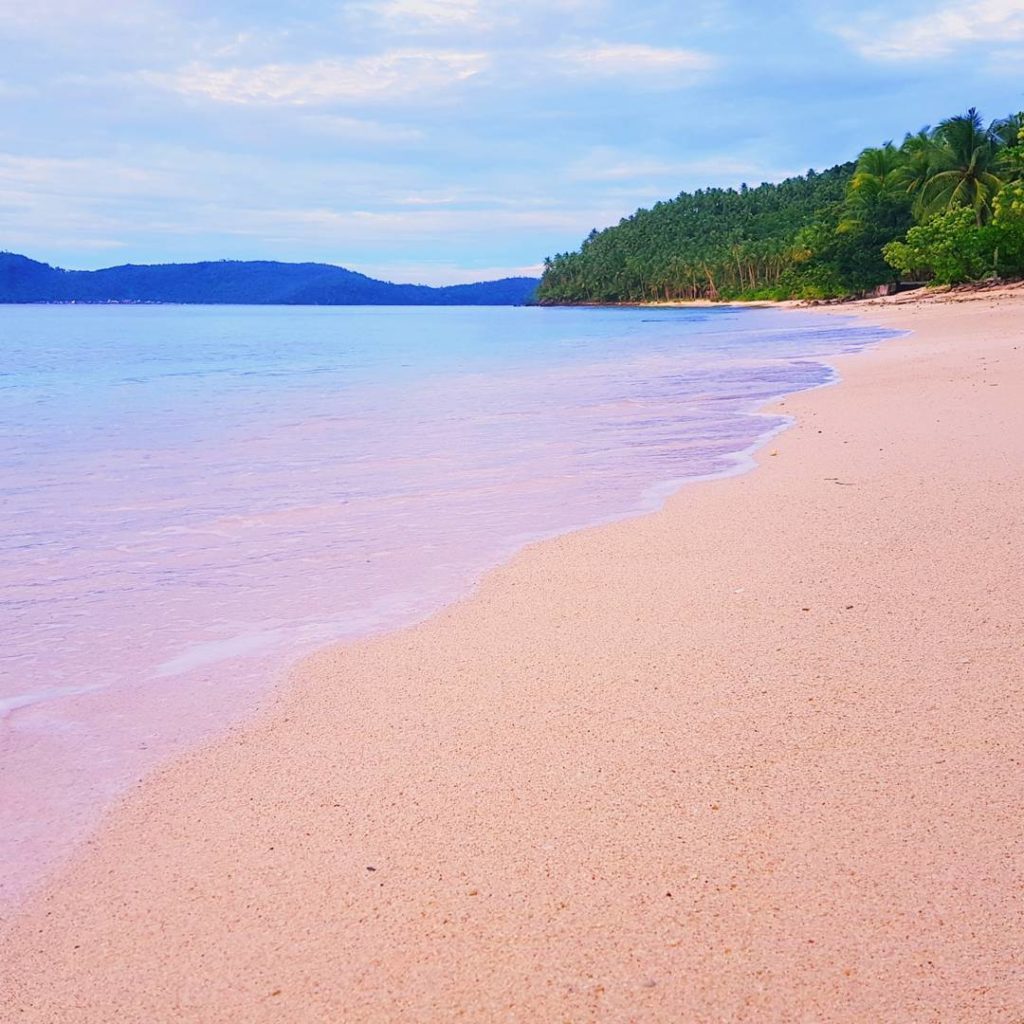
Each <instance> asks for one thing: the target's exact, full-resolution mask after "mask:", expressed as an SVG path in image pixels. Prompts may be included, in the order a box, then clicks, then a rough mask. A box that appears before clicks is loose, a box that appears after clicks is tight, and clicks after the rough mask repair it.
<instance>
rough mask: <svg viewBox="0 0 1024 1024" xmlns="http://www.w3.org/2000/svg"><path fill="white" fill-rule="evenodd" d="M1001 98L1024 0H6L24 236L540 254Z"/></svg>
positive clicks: (369, 255)
mask: <svg viewBox="0 0 1024 1024" xmlns="http://www.w3.org/2000/svg"><path fill="white" fill-rule="evenodd" d="M969 106H977V107H978V108H980V109H981V110H982V112H983V113H984V114H985V115H986V116H987V117H990V118H994V117H997V116H1003V115H1005V114H1008V113H1010V112H1011V111H1015V110H1019V109H1021V108H1022V107H1024V0H973V2H970V3H964V2H960V0H927V2H919V0H906V2H902V3H899V4H894V3H892V2H891V0H890V2H886V3H878V2H877V0H858V2H856V3H848V2H844V3H837V2H828V0H817V2H810V0H809V2H806V3H804V2H786V0H776V2H774V3H768V2H765V0H756V2H752V0H703V2H699V3H690V2H684V0H676V2H669V0H518V2H516V3H509V2H499V0H333V2H329V0H33V2H31V3H26V2H25V0H0V250H4V249H6V250H9V251H13V252H20V253H24V254H26V255H28V256H31V257H33V258H35V259H40V260H43V261H45V262H48V263H52V264H54V265H57V266H64V267H71V268H81V269H90V268H95V267H101V266H110V265H112V264H119V263H158V262H169V261H192V260H200V259H278V260H290V261H305V260H315V261H319V262H326V263H335V264H339V265H342V266H346V267H350V268H352V269H355V270H359V271H362V272H363V273H367V274H371V275H372V276H375V277H382V278H385V279H388V280H395V281H415V282H423V283H427V284H448V283H456V282H461V281H469V280H480V279H490V278H496V277H502V276H506V275H510V274H518V273H537V272H539V267H540V264H541V262H542V260H543V258H544V257H545V256H547V255H551V254H553V253H556V252H562V251H565V250H568V249H574V248H576V247H577V245H578V244H579V242H580V241H581V239H582V238H583V237H584V236H585V235H586V234H587V233H588V232H589V231H590V230H591V229H592V228H595V227H597V228H602V227H606V226H608V225H610V224H614V223H617V222H618V221H619V219H620V218H622V217H624V216H628V215H629V214H631V213H632V212H633V211H634V210H635V209H637V207H640V206H650V205H652V204H653V203H654V202H656V201H658V200H659V199H668V198H671V197H673V196H675V195H677V194H678V193H679V192H680V191H682V190H692V189H695V188H698V187H701V186H706V185H719V186H738V185H739V184H740V183H741V182H747V183H749V184H758V183H760V182H762V181H777V180H780V179H782V178H784V177H787V176H789V175H792V174H799V173H803V172H804V171H806V170H807V169H808V168H809V167H814V168H817V169H821V168H824V167H828V166H831V165H833V164H835V163H839V162H841V161H844V160H848V159H852V158H854V157H855V156H856V154H857V152H858V151H859V150H860V149H861V148H863V147H864V146H867V145H873V144H878V143H880V142H882V141H885V140H886V139H891V138H894V139H897V140H898V139H899V138H901V137H902V135H903V134H904V132H905V131H907V130H908V129H917V128H920V127H922V126H924V125H926V124H934V123H935V122H937V121H938V120H940V119H941V118H943V117H945V116H948V115H950V114H953V113H959V112H962V111H963V110H965V109H966V108H967V107H969Z"/></svg>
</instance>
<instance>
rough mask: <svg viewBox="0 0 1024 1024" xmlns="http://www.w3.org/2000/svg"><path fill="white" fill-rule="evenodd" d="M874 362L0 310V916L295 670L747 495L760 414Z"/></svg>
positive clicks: (654, 318) (558, 325)
mask: <svg viewBox="0 0 1024 1024" xmlns="http://www.w3.org/2000/svg"><path fill="white" fill-rule="evenodd" d="M884 336H885V335H884V334H883V332H881V331H879V330H876V329H872V328H865V327H861V326H858V325H856V324H854V323H853V321H852V320H850V321H847V320H844V319H841V318H829V319H828V320H827V321H826V320H823V319H822V318H820V317H817V316H811V315H809V314H800V313H793V312H782V311H776V310H739V309H730V308H715V309H709V310H657V311H652V310H637V309H613V310H601V309H587V310H570V309H507V308H500V309H495V308H459V309H429V308H408V307H407V308H358V307H357V308H352V307H347V308H346V307H341V308H339V307H333V308H329V307H298V308H295V307H286V308H274V307H176V306H22V307H11V306H8V307H0V359H2V362H0V524H2V529H0V612H2V619H0V637H2V646H0V743H2V748H0V863H2V864H3V865H4V870H3V872H2V873H0V908H2V907H3V905H4V903H5V902H6V904H7V906H8V907H10V906H12V905H13V902H14V901H15V900H16V899H17V898H19V897H20V896H22V895H23V894H24V892H25V891H27V889H28V888H29V887H30V886H31V885H32V884H34V883H35V882H37V881H38V880H39V879H40V878H41V877H43V875H44V873H45V871H46V870H47V869H48V868H49V867H50V866H52V865H53V864H54V863H56V862H57V861H58V860H59V858H60V857H61V856H63V855H64V854H66V853H67V851H68V850H69V849H70V848H72V846H73V844H74V842H75V841H76V840H78V839H79V838H80V837H81V836H82V835H83V834H84V832H85V831H86V830H87V829H88V828H89V827H90V826H91V825H92V824H93V823H94V822H95V820H96V818H97V815H98V813H99V812H100V810H101V809H102V808H103V807H104V806H105V805H106V804H107V803H109V801H110V800H111V799H112V798H113V797H116V796H117V795H118V794H119V793H121V792H123V791H124V790H125V788H126V787H127V786H128V785H130V784H131V783H132V782H133V781H134V780H136V779H138V778H140V777H141V776H142V775H143V774H144V773H145V772H146V771H147V770H149V769H150V768H152V767H153V766H154V765H155V764H157V763H159V762H160V761H161V760H162V759H165V758H166V757H168V756H169V755H171V754H173V753H174V752H176V751H178V750H181V749H182V748H183V747H184V746H186V745H188V744H189V743H194V742H196V741H197V740H200V739H202V738H204V737H207V736H210V735H212V734H214V733H215V732H216V731H218V730H219V729H222V728H223V727H224V725H225V724H226V723H228V722H230V721H232V720H234V719H235V718H237V717H238V716H239V715H241V714H243V713H245V712H246V711H248V710H250V709H251V708H253V707H254V706H255V705H256V704H257V703H258V701H259V698H260V696H261V695H263V694H265V693H266V692H267V691H268V689H269V688H270V686H271V685H272V684H273V682H274V681H275V680H276V679H277V678H279V676H280V673H281V672H282V671H283V669H284V668H285V667H286V666H287V665H288V664H289V663H290V662H292V661H294V659H295V658H296V657H298V656H300V655H301V654H303V653H306V652H308V651H310V650H312V649H314V648H316V647H318V646H321V645H323V644H325V643H328V642H331V641H335V640H342V639H345V638H348V637H354V636H358V635H363V634H366V633H369V632H372V631H376V630H383V629H388V628H393V627H396V626H400V625H402V624H405V623H409V622H412V621H415V620H416V619H419V618H421V617H423V616H424V615H426V614H428V613H430V612H431V611H433V610H436V609H437V608H439V607H440V606H442V605H443V604H444V603H446V602H448V601H450V600H452V599H453V598H455V597H457V596H459V595H461V594H463V593H465V592H466V590H467V589H468V588H469V587H470V586H471V585H472V583H473V581H474V580H475V579H477V578H478V577H479V575H480V573H481V572H483V571H484V570H486V569H487V568H488V567H490V566H493V565H495V564H496V563H498V562H499V561H501V560H502V559H503V558H505V557H507V556H508V555H509V554H510V553H512V552H513V551H515V550H516V549H518V548H519V547H521V546H522V545H523V544H524V543H526V542H528V541H530V540H533V539H537V538H540V537H545V536H550V535H553V534H556V533H559V532H564V531H566V530H570V529H573V528H575V527H578V526H581V525H586V524H590V523H597V522H601V521H605V520H608V519H612V518H616V517H621V516H625V515H630V514H635V513H638V512H642V511H646V510H649V509H652V508H655V507H657V505H658V504H659V503H660V501H661V500H662V498H663V497H664V495H665V494H667V493H669V492H670V491H672V490H673V489H675V488H676V487H677V486H678V485H679V484H680V483H681V482H683V481H685V480H687V479H692V478H697V477H704V476H708V475H713V474H719V473H725V472H731V471H736V470H738V469H742V468H744V467H745V466H746V465H747V464H748V463H749V452H750V451H751V449H752V447H753V446H755V445H756V444H757V443H758V442H759V440H763V439H764V438H765V437H766V436H768V435H770V434H771V433H772V432H773V431H775V430H777V429H779V428H780V427H781V426H783V425H784V421H783V420H782V419H780V418H778V417H768V416H761V415H757V414H756V413H755V410H756V409H757V407H758V406H759V405H761V404H762V403H763V402H765V401H766V400H768V399H770V398H773V397H776V396H779V395H782V394H785V393H788V392H792V391H797V390H801V389H804V388H808V387H814V386H817V385H820V384H823V383H826V382H828V381H829V380H830V379H831V376H832V374H831V371H830V370H829V369H828V368H827V367H826V366H825V365H824V364H823V363H822V362H821V361H820V360H821V359H824V358H827V357H828V356H830V355H833V354H836V353H840V352H849V351H853V350H856V349H857V348H859V347H861V346H863V345H864V344H867V343H870V342H873V341H876V340H878V339H880V338H882V337H884ZM382 699H386V694H385V695H382Z"/></svg>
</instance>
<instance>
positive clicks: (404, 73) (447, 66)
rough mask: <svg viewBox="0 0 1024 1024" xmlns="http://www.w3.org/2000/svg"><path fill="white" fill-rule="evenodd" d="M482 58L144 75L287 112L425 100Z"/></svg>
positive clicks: (443, 56) (399, 58) (427, 57)
mask: <svg viewBox="0 0 1024 1024" xmlns="http://www.w3.org/2000/svg"><path fill="white" fill-rule="evenodd" d="M489 63H490V59H489V57H488V55H487V54H485V53H469V52H462V51H452V50H437V51H430V50H392V51H390V52H388V53H382V54H378V55H375V56H372V57H360V58H357V59H352V60H317V61H312V62H310V63H308V64H264V65H261V66H259V67H249V68H243V67H234V68H215V67H210V66H207V65H202V64H191V65H189V66H187V67H185V68H182V69H181V70H179V71H176V72H173V73H171V74H164V73H160V72H144V73H143V77H144V78H145V79H146V80H148V81H150V82H153V83H154V84H157V85H160V86H163V87H164V88H168V89H171V90H172V91H174V92H176V93H179V94H181V95H186V96H202V97H206V98H207V99H212V100H216V101H218V102H221V103H239V104H250V103H277V104H287V105H293V106H305V105H317V104H328V103H334V102H344V101H355V100H362V101H365V100H392V99H398V98H403V99H407V98H408V97H410V96H416V95H429V94H430V93H432V92H435V91H438V90H442V89H445V88H448V87H450V86H452V85H455V84H457V83H459V82H462V81H465V80H466V79H469V78H472V77H473V76H474V75H478V74H479V73H480V72H481V71H483V70H485V69H486V68H487V67H488V65H489Z"/></svg>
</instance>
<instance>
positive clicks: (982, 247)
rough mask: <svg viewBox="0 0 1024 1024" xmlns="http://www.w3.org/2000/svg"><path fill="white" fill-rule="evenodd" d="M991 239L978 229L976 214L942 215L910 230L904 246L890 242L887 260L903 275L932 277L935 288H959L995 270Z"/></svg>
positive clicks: (968, 211)
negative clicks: (928, 275)
mask: <svg viewBox="0 0 1024 1024" xmlns="http://www.w3.org/2000/svg"><path fill="white" fill-rule="evenodd" d="M992 249H993V246H992V238H991V236H990V235H989V234H988V233H986V232H984V231H982V230H981V229H979V228H978V224H977V221H976V218H975V214H974V211H973V210H971V209H969V208H967V207H963V208H961V209H958V210H957V209H954V210H950V211H948V212H947V213H940V214H939V215H938V216H936V217H932V218H931V220H929V221H926V222H925V223H924V224H919V225H917V227H913V228H911V229H910V230H909V231H908V232H907V240H906V241H905V242H900V241H894V242H889V243H888V245H886V246H885V247H884V249H883V252H884V253H885V258H886V260H888V261H889V263H891V264H892V265H893V266H894V267H896V269H897V270H899V271H901V272H902V273H904V274H910V275H912V276H919V275H921V274H922V273H926V274H931V275H932V276H933V278H934V280H935V282H936V284H959V283H960V282H962V281H969V280H971V279H975V278H979V277H981V276H982V275H983V274H984V273H986V271H990V270H991V269H992V255H993V253H992Z"/></svg>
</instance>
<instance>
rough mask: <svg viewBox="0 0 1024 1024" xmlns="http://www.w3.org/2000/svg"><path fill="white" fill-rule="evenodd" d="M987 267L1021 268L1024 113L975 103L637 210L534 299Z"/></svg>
mask: <svg viewBox="0 0 1024 1024" xmlns="http://www.w3.org/2000/svg"><path fill="white" fill-rule="evenodd" d="M992 274H1004V275H1016V274H1024V114H1013V115H1011V116H1009V117H1005V118H1002V119H999V120H997V121H993V122H992V123H991V124H988V125H986V124H985V122H984V120H983V118H982V116H981V115H980V114H979V113H978V111H977V110H975V109H974V108H971V109H970V110H968V111H967V112H966V113H964V114H958V115H955V116H952V117H948V118H946V119H944V120H942V121H940V122H939V123H938V124H937V125H936V126H935V127H934V128H932V127H926V128H922V129H920V130H919V131H916V132H911V133H908V134H907V135H905V136H904V138H903V141H902V142H901V143H900V144H898V145H897V144H895V143H893V142H885V143H883V144H882V145H880V146H871V147H868V148H866V149H864V150H863V151H862V152H861V153H860V155H859V156H858V158H857V160H856V161H851V162H849V163H845V164H838V165H837V166H835V167H832V168H829V169H828V170H825V171H821V172H815V171H813V170H812V171H808V172H807V174H805V175H801V176H799V177H795V178H789V179H787V180H786V181H783V182H779V183H775V184H770V183H765V184H761V185H759V186H756V187H749V186H748V185H746V184H744V185H741V186H740V188H739V189H720V188H709V189H700V190H698V191H696V192H693V193H688V192H683V193H680V194H679V195H678V196H676V197H675V198H674V199H670V200H666V201H664V202H660V203H656V204H655V205H654V206H653V207H651V208H650V209H641V210H638V211H637V212H636V213H634V214H633V215H632V216H630V217H626V218H624V219H623V220H621V221H620V222H619V223H618V224H617V225H615V226H613V227H610V228H607V229H605V230H603V231H598V230H594V231H591V233H590V234H589V235H588V236H587V238H586V239H585V240H584V241H583V243H582V245H581V246H580V247H579V249H577V250H576V251H573V252H565V253H559V254H557V255H555V256H552V257H550V258H548V259H547V260H546V261H545V269H544V277H543V279H542V281H541V284H540V287H539V289H538V292H537V299H538V301H541V302H554V303H557V302H565V303H587V302H598V303H601V302H624V303H630V302H650V301H669V302H671V301H686V300H694V299H711V300H730V299H736V300H740V299H788V298H804V299H824V298H839V297H847V296H852V295H857V294H865V293H868V292H871V291H872V290H874V289H877V288H879V287H880V286H882V287H883V288H891V287H894V286H897V285H898V283H899V282H900V281H901V280H907V279H910V280H914V281H931V282H934V283H936V284H939V283H942V284H945V283H956V282H960V281H969V280H974V279H977V278H980V277H985V276H990V275H992Z"/></svg>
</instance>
